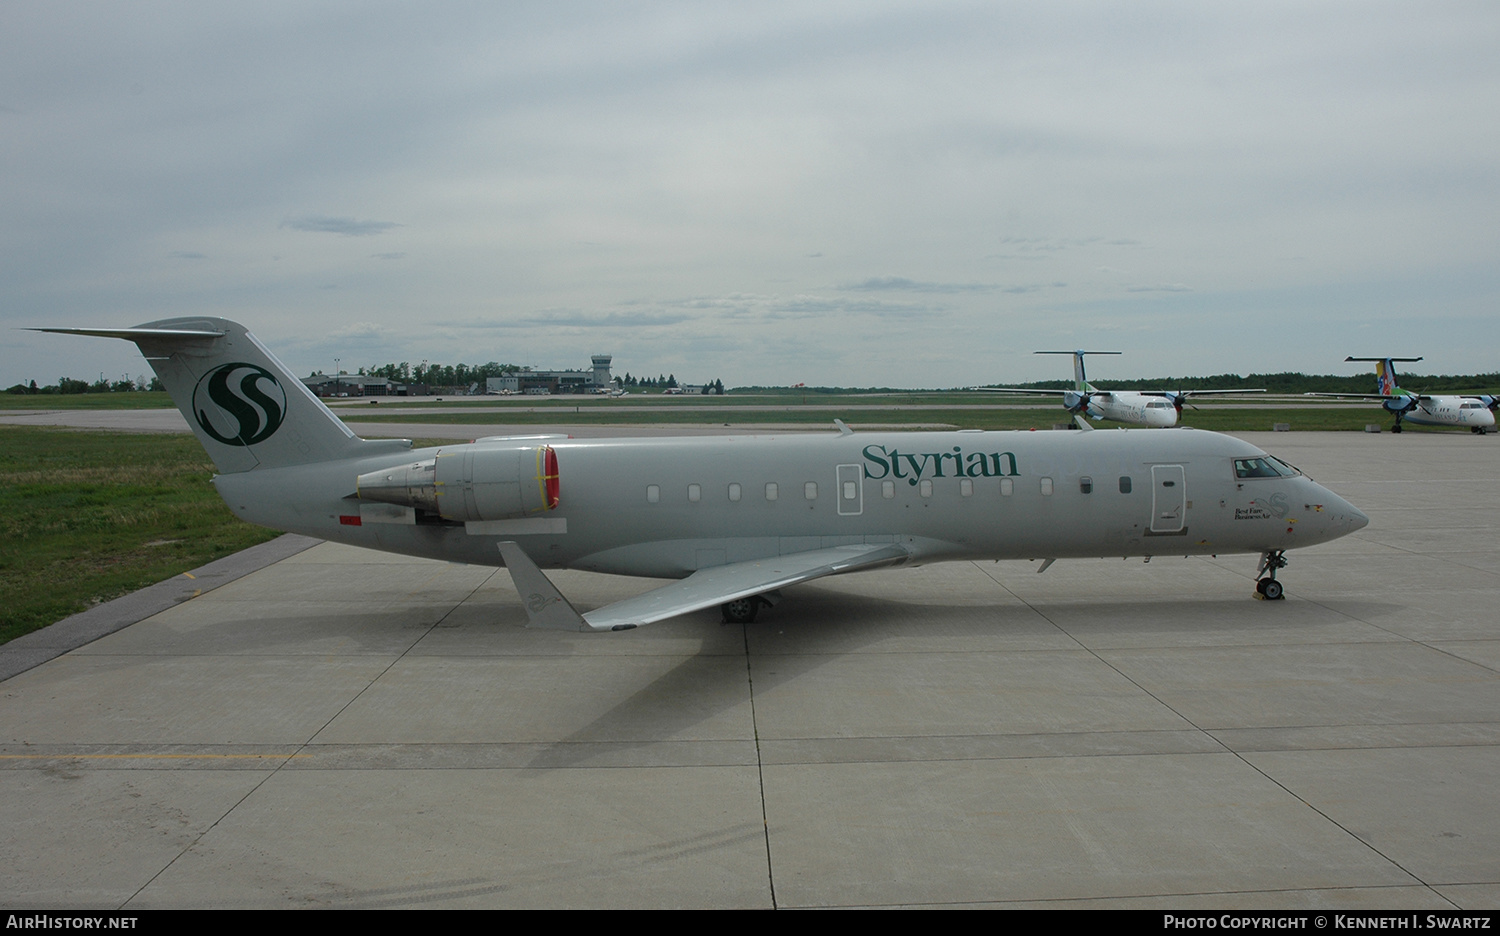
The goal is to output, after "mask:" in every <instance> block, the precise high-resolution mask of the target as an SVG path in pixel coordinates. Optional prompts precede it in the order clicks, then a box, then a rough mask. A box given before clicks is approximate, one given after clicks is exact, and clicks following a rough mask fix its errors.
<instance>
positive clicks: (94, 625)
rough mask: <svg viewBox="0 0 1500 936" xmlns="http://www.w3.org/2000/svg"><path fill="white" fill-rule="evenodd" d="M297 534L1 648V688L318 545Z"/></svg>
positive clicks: (285, 536) (137, 592) (153, 586)
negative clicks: (30, 670) (155, 616)
mask: <svg viewBox="0 0 1500 936" xmlns="http://www.w3.org/2000/svg"><path fill="white" fill-rule="evenodd" d="M322 542H323V541H322V540H320V539H316V538H314V537H311V536H303V535H301V534H299V533H283V534H282V535H281V536H278V537H277V538H276V539H273V540H270V541H269V542H265V543H260V544H258V545H256V546H251V547H250V548H248V549H242V550H240V551H239V552H237V553H233V554H231V555H228V556H225V557H224V558H222V559H215V560H214V561H213V562H210V563H208V564H207V565H203V566H199V567H198V568H196V569H193V570H191V571H190V572H184V573H182V574H181V575H174V576H172V577H171V578H169V579H167V580H166V581H164V582H157V583H156V584H155V585H147V586H146V587H145V588H142V589H140V590H138V591H134V592H131V593H130V594H128V595H123V596H121V597H119V598H116V599H115V600H114V601H106V602H105V603H103V604H101V605H97V606H95V607H92V608H89V609H88V610H87V611H80V612H79V613H77V614H75V615H73V616H71V617H66V618H63V619H62V620H61V621H58V622H57V623H55V624H50V625H48V626H46V627H43V628H41V629H40V630H35V631H32V632H31V633H29V634H23V635H22V636H20V637H17V638H16V639H15V640H12V641H10V642H9V643H7V644H4V645H0V682H4V681H5V680H7V679H10V678H11V677H12V676H18V675H20V674H21V673H24V672H26V671H27V670H29V669H33V668H35V667H37V666H41V665H42V664H43V663H46V662H49V661H51V660H55V659H57V658H58V657H60V656H62V655H63V654H65V653H68V652H70V651H73V650H77V649H78V648H79V647H83V646H85V645H87V644H90V643H93V642H94V641H96V640H98V639H99V638H100V637H107V636H109V635H110V634H113V633H115V632H116V631H119V630H124V629H125V628H127V627H129V626H131V625H132V624H138V623H140V622H141V621H144V620H145V619H146V618H149V617H151V616H152V615H154V614H160V613H161V612H163V611H165V610H167V609H168V608H172V607H176V606H177V605H179V604H182V603H183V602H185V601H190V600H192V599H194V598H197V597H199V596H201V595H205V594H208V593H209V592H211V591H213V590H214V589H216V588H218V587H220V586H221V585H228V584H229V583H230V582H233V581H235V580H237V579H241V578H244V577H245V576H247V575H250V574H251V573H254V572H259V571H260V570H262V569H264V568H267V567H268V566H272V565H275V564H276V563H278V562H280V561H281V560H283V559H286V558H289V557H291V556H295V555H297V554H298V553H300V552H303V551H305V550H308V549H311V548H312V547H314V546H317V545H318V544H320V543H322Z"/></svg>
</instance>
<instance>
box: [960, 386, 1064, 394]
mask: <svg viewBox="0 0 1500 936" xmlns="http://www.w3.org/2000/svg"><path fill="white" fill-rule="evenodd" d="M969 389H970V390H978V391H980V392H981V393H1032V394H1036V395H1037V396H1062V395H1063V394H1064V393H1071V392H1073V391H1070V390H1023V389H1021V388H1020V387H970V388H969Z"/></svg>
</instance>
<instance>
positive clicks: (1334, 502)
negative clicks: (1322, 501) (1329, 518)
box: [1328, 492, 1370, 536]
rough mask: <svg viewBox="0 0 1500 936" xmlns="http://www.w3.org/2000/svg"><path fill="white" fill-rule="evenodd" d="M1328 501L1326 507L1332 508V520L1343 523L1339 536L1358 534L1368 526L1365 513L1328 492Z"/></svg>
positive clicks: (1368, 522) (1368, 519) (1368, 521)
mask: <svg viewBox="0 0 1500 936" xmlns="http://www.w3.org/2000/svg"><path fill="white" fill-rule="evenodd" d="M1329 500H1330V501H1331V503H1330V504H1329V505H1328V506H1329V507H1331V508H1333V515H1334V518H1335V519H1336V520H1338V521H1341V522H1342V523H1343V527H1344V528H1343V531H1342V532H1340V533H1339V535H1340V536H1347V535H1348V534H1350V533H1355V532H1358V531H1359V530H1363V529H1364V528H1365V527H1367V526H1369V525H1370V518H1369V517H1368V516H1366V514H1365V512H1364V511H1363V510H1360V509H1359V508H1358V507H1356V506H1354V505H1353V504H1351V503H1349V502H1348V501H1346V500H1344V499H1343V498H1342V497H1339V496H1338V495H1337V494H1334V493H1332V492H1329Z"/></svg>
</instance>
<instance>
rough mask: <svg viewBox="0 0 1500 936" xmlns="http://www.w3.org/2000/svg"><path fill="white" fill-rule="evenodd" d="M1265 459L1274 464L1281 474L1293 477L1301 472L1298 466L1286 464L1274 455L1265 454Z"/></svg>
mask: <svg viewBox="0 0 1500 936" xmlns="http://www.w3.org/2000/svg"><path fill="white" fill-rule="evenodd" d="M1266 461H1268V462H1270V463H1271V464H1273V465H1275V466H1276V470H1277V471H1280V472H1281V473H1282V474H1283V475H1286V476H1287V477H1288V478H1295V477H1296V476H1297V475H1299V474H1301V473H1302V469H1300V468H1298V467H1297V466H1296V465H1288V464H1287V463H1286V462H1284V461H1282V460H1281V459H1279V458H1277V457H1276V456H1275V455H1267V456H1266Z"/></svg>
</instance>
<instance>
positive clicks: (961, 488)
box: [958, 478, 974, 497]
mask: <svg viewBox="0 0 1500 936" xmlns="http://www.w3.org/2000/svg"><path fill="white" fill-rule="evenodd" d="M958 493H960V494H962V495H963V496H964V497H972V496H973V495H974V479H973V478H959V479H958Z"/></svg>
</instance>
